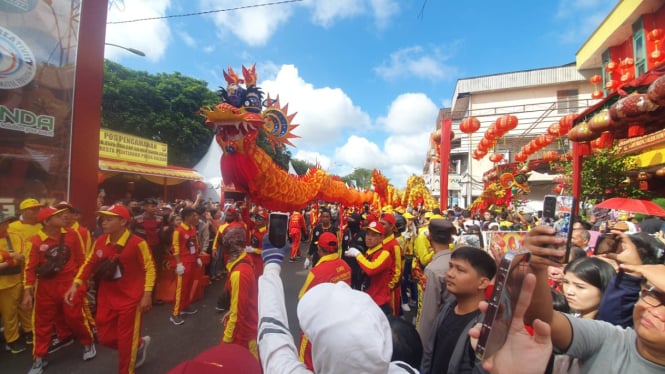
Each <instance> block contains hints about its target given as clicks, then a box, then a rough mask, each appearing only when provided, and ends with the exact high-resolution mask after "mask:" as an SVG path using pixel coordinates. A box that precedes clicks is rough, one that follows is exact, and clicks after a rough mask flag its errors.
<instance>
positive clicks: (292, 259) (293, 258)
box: [289, 257, 298, 262]
mask: <svg viewBox="0 0 665 374" xmlns="http://www.w3.org/2000/svg"><path fill="white" fill-rule="evenodd" d="M296 261H298V260H296V258H295V257H291V258H290V259H289V262H296Z"/></svg>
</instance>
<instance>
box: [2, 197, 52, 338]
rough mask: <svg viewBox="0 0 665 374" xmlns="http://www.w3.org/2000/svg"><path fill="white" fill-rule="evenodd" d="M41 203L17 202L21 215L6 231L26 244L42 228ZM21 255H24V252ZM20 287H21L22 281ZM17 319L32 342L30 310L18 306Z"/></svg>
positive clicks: (26, 200)
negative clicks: (39, 217) (40, 217)
mask: <svg viewBox="0 0 665 374" xmlns="http://www.w3.org/2000/svg"><path fill="white" fill-rule="evenodd" d="M42 205H43V204H42V203H40V202H39V201H38V200H37V199H32V198H28V199H25V200H23V201H21V203H20V204H19V211H20V213H21V217H20V219H19V220H18V221H14V222H12V223H10V224H9V227H8V228H7V232H8V233H9V234H10V235H16V236H18V237H19V238H20V239H21V241H22V242H23V243H26V245H27V243H28V240H30V238H32V237H33V236H35V235H37V233H38V232H39V230H40V229H41V228H42V224H41V223H40V222H39V219H38V215H39V209H41V207H42ZM23 255H24V256H25V255H26V253H25V252H24V253H23ZM21 276H23V271H21ZM21 288H23V285H22V283H21ZM17 301H18V302H19V303H20V302H21V301H23V290H21V296H19V298H18V299H17ZM18 319H19V322H20V323H21V328H23V334H24V336H25V341H26V343H28V344H32V310H25V309H23V308H18Z"/></svg>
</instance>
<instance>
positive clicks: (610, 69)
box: [605, 60, 619, 73]
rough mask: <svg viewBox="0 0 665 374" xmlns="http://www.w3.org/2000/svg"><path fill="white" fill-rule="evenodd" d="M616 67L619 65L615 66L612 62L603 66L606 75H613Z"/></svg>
mask: <svg viewBox="0 0 665 374" xmlns="http://www.w3.org/2000/svg"><path fill="white" fill-rule="evenodd" d="M618 67H619V64H617V63H616V62H615V61H614V60H610V61H609V62H608V63H607V65H605V71H606V72H608V73H613V72H614V71H615V70H616V69H617V68H618Z"/></svg>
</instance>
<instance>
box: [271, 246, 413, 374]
mask: <svg viewBox="0 0 665 374" xmlns="http://www.w3.org/2000/svg"><path fill="white" fill-rule="evenodd" d="M268 243H269V242H268ZM285 252H286V248H275V247H274V246H272V245H270V244H267V243H264V247H263V253H262V255H263V261H264V263H265V268H264V271H263V276H261V278H259V352H260V356H261V365H262V366H263V372H264V373H271V374H273V373H311V371H310V370H307V369H306V368H305V366H304V365H303V364H302V363H301V362H300V361H298V352H297V350H296V347H295V344H294V343H293V337H292V336H291V333H290V331H289V326H288V316H287V314H286V307H285V305H284V286H283V284H282V280H281V278H280V277H279V273H280V271H281V262H282V260H283V259H284V254H285ZM298 319H299V321H300V326H301V327H302V329H303V331H304V332H305V334H306V335H307V336H308V337H310V340H311V342H312V358H313V363H314V371H315V372H316V373H369V374H373V373H377V374H379V373H380V374H385V373H413V374H415V373H417V371H416V370H415V369H413V368H412V367H410V366H409V365H408V364H406V363H404V362H390V359H391V356H392V335H391V331H390V325H389V324H388V319H387V317H386V315H385V314H384V313H383V312H382V311H381V309H380V308H379V307H378V306H377V305H376V303H374V302H373V301H372V299H371V298H370V297H369V296H368V295H367V294H366V293H364V292H360V291H356V290H353V289H351V287H349V285H348V284H346V283H344V282H338V283H335V284H333V283H323V284H320V285H317V286H316V287H314V288H312V289H311V290H309V291H308V292H307V293H306V294H305V295H304V296H303V298H302V299H301V300H300V303H299V304H298Z"/></svg>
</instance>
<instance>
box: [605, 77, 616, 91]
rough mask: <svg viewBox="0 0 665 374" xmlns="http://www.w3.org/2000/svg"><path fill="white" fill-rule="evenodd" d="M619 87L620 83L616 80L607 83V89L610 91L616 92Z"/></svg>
mask: <svg viewBox="0 0 665 374" xmlns="http://www.w3.org/2000/svg"><path fill="white" fill-rule="evenodd" d="M618 87H619V82H618V81H615V80H612V79H610V80H608V81H607V83H605V88H607V89H608V90H610V91H616V89H617V88H618Z"/></svg>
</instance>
